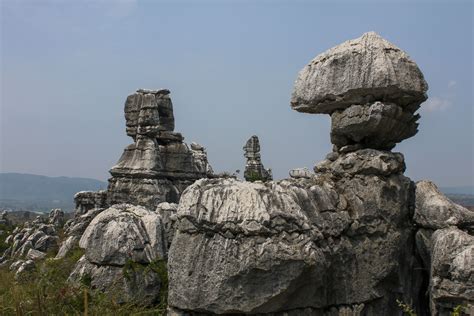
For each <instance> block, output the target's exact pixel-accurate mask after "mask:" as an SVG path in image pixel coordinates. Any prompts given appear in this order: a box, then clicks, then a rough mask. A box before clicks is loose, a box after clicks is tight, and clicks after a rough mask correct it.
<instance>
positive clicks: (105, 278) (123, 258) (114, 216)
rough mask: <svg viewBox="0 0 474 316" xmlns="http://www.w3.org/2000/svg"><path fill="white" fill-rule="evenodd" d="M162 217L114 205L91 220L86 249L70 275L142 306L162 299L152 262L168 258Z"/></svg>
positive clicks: (83, 239)
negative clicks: (88, 281)
mask: <svg viewBox="0 0 474 316" xmlns="http://www.w3.org/2000/svg"><path fill="white" fill-rule="evenodd" d="M165 238H166V237H165V234H164V228H163V223H162V220H161V216H160V215H159V214H158V213H156V212H153V211H150V210H148V209H146V208H143V207H139V206H133V205H130V204H118V205H114V206H112V207H110V208H108V209H106V210H104V211H102V212H100V213H99V214H98V215H97V216H95V218H94V219H93V220H92V221H91V223H90V224H89V226H88V227H87V229H86V230H85V232H84V234H83V235H82V237H81V240H80V241H79V246H80V247H81V248H83V249H84V250H85V254H84V256H83V257H82V258H81V260H79V262H78V263H77V264H76V266H75V268H74V271H73V272H72V273H71V275H70V280H71V281H72V282H80V280H82V279H84V278H85V277H87V278H88V279H90V281H91V285H92V288H94V289H98V290H101V291H104V292H107V293H108V294H109V295H115V296H117V299H118V301H119V302H138V303H139V304H142V305H147V304H152V303H156V302H158V301H159V291H160V286H161V280H160V278H159V274H158V273H157V272H156V271H154V270H153V269H152V268H151V267H150V264H153V263H156V262H159V261H160V260H164V259H165V258H166V252H167V249H166V241H165Z"/></svg>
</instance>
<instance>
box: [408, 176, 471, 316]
mask: <svg viewBox="0 0 474 316" xmlns="http://www.w3.org/2000/svg"><path fill="white" fill-rule="evenodd" d="M413 220H414V222H415V223H416V224H417V225H418V226H419V227H420V228H419V230H418V231H417V234H416V246H417V250H418V252H419V254H420V256H421V257H422V259H423V263H424V266H425V267H426V268H427V269H428V271H429V287H428V291H429V296H430V308H431V313H432V315H442V316H444V315H446V316H447V315H450V313H451V311H452V310H453V309H454V308H455V307H456V306H458V305H463V306H467V307H468V308H470V309H474V212H473V211H470V210H468V209H466V208H464V207H462V206H460V205H457V204H455V203H454V202H452V201H451V200H449V199H448V198H447V197H446V196H444V195H443V194H442V193H441V192H440V191H439V190H438V188H437V187H436V185H435V184H434V183H432V182H430V181H419V182H417V184H416V208H415V214H414V216H413Z"/></svg>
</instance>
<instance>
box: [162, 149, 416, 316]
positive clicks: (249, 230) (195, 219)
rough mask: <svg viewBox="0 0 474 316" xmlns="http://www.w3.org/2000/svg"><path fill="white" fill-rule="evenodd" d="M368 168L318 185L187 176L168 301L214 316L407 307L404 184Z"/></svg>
mask: <svg viewBox="0 0 474 316" xmlns="http://www.w3.org/2000/svg"><path fill="white" fill-rule="evenodd" d="M366 159H370V157H368V158H366ZM374 159H376V156H375V157H374ZM367 164H371V163H369V162H367ZM364 165H365V164H361V166H364ZM372 165H374V166H378V164H377V163H373V164H372ZM370 170H372V172H371V171H370ZM370 170H369V171H368V170H366V169H361V171H362V172H360V173H359V172H357V171H356V170H352V172H353V173H352V174H351V175H344V176H342V177H340V179H337V178H334V180H331V176H332V175H331V174H328V176H327V178H326V179H325V181H324V182H320V181H318V179H317V177H314V178H303V177H302V178H297V179H293V178H292V179H287V180H282V181H279V182H268V183H248V182H239V181H237V180H232V179H225V180H223V179H215V180H214V179H213V180H199V181H197V182H196V183H195V184H193V185H192V186H191V187H189V188H188V189H187V190H186V192H185V193H184V195H183V196H182V198H181V201H180V204H179V206H178V213H177V221H178V224H177V232H176V235H175V238H174V239H173V243H172V245H171V249H170V254H169V278H170V290H169V291H170V294H169V303H170V305H171V306H173V307H176V308H178V309H181V310H191V311H206V312H209V313H216V314H223V313H231V312H240V313H250V314H254V313H276V312H283V311H294V312H298V313H300V312H301V313H303V311H304V310H305V309H306V310H307V312H308V315H323V314H324V313H330V312H331V308H332V307H335V311H334V315H338V314H337V313H339V312H341V311H342V309H343V308H348V309H349V310H350V311H352V309H357V310H360V311H363V312H361V314H360V315H365V314H367V315H394V314H397V313H398V311H399V309H398V306H397V304H396V299H402V300H404V301H406V302H410V303H411V304H416V302H414V298H416V297H417V295H418V292H417V290H419V289H420V283H421V275H420V273H419V272H417V269H419V268H420V263H419V262H417V261H416V259H415V257H414V255H413V252H412V251H413V246H412V245H413V244H414V235H413V233H412V231H411V225H410V223H409V216H410V212H412V210H413V208H414V205H413V203H414V201H413V197H412V191H413V190H412V189H413V187H412V183H411V181H410V180H409V179H408V178H406V177H404V176H403V175H402V174H401V172H400V171H394V172H392V173H391V174H390V175H387V174H386V173H385V175H384V176H381V175H380V174H382V173H384V172H385V171H384V170H374V169H373V168H372V169H370ZM298 313H297V315H301V314H298ZM324 315H326V314H324ZM328 315H333V314H328ZM356 315H359V314H356Z"/></svg>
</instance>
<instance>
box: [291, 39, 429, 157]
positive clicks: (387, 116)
mask: <svg viewBox="0 0 474 316" xmlns="http://www.w3.org/2000/svg"><path fill="white" fill-rule="evenodd" d="M427 89H428V85H427V83H426V82H425V80H424V78H423V74H422V73H421V71H420V69H419V68H418V66H417V65H416V64H415V63H414V62H413V61H412V60H411V59H410V58H409V56H408V55H407V54H406V53H405V52H403V51H402V50H400V49H399V48H398V47H396V46H395V45H393V44H392V43H390V42H388V41H386V40H385V39H383V38H382V37H380V36H379V35H378V34H376V33H374V32H369V33H365V34H364V35H362V36H361V37H360V38H357V39H354V40H350V41H347V42H344V43H342V44H340V45H338V46H336V47H334V48H331V49H330V50H328V51H326V52H324V53H322V54H320V55H318V56H316V57H315V58H314V59H313V60H312V61H311V62H310V63H309V64H308V65H307V66H306V67H304V68H303V70H301V71H300V73H299V74H298V78H297V79H296V82H295V88H294V91H293V95H292V99H291V106H292V108H293V109H295V110H297V111H300V112H307V113H326V114H330V115H331V121H332V124H331V142H332V143H333V144H334V145H335V146H336V151H338V150H340V149H342V148H343V147H345V146H354V145H359V146H360V147H361V148H374V149H391V148H393V147H394V146H395V144H396V143H398V142H400V141H402V140H404V139H406V138H409V137H412V136H413V135H415V134H416V133H417V131H418V123H417V120H418V119H419V115H418V114H414V113H415V111H416V110H417V109H418V108H419V106H420V104H421V103H422V102H423V101H425V100H426V98H427V96H426V91H427Z"/></svg>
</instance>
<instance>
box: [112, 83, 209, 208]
mask: <svg viewBox="0 0 474 316" xmlns="http://www.w3.org/2000/svg"><path fill="white" fill-rule="evenodd" d="M169 93H170V92H169V90H166V89H161V90H145V89H139V90H137V92H136V93H134V94H131V95H130V96H128V98H127V101H126V102H125V119H126V126H127V135H129V136H130V137H132V138H133V140H134V143H133V144H131V145H129V146H128V147H127V148H125V150H124V153H123V154H122V157H120V159H119V161H118V162H117V164H116V165H115V166H114V167H112V169H111V170H110V173H111V175H112V178H110V179H109V187H108V191H107V204H108V205H113V204H117V203H131V204H134V205H142V206H145V207H148V208H150V209H155V208H156V206H157V205H158V204H159V203H161V202H178V200H179V196H180V195H181V193H182V192H183V190H184V189H185V188H186V187H187V186H189V185H190V184H192V183H193V182H194V181H195V180H197V179H200V178H205V177H207V176H208V175H209V174H210V173H212V168H211V167H210V166H209V163H208V161H207V155H206V152H205V149H204V147H202V146H200V145H198V144H193V145H192V146H191V148H189V147H188V146H187V145H186V144H185V143H184V142H183V139H184V138H183V136H182V135H181V134H180V133H176V132H174V116H173V105H172V102H171V99H170V97H169Z"/></svg>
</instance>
